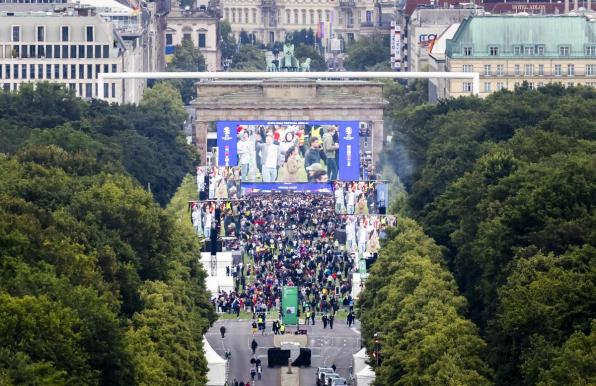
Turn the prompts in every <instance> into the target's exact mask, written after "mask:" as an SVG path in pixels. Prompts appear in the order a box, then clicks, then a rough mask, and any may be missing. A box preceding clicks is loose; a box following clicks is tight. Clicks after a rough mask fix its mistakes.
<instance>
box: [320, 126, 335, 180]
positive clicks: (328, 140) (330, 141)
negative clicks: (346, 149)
mask: <svg viewBox="0 0 596 386" xmlns="http://www.w3.org/2000/svg"><path fill="white" fill-rule="evenodd" d="M336 131H337V129H336V127H335V126H333V125H330V126H328V127H327V132H326V133H325V134H324V135H323V151H324V152H325V159H326V161H325V163H326V164H327V175H328V176H329V179H330V180H331V181H334V180H336V179H337V161H336V159H335V155H336V153H337V150H338V149H339V144H338V143H337V142H335V140H334V134H335V132H336Z"/></svg>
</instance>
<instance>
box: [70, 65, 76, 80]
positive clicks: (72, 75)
mask: <svg viewBox="0 0 596 386" xmlns="http://www.w3.org/2000/svg"><path fill="white" fill-rule="evenodd" d="M76 78H77V65H76V64H71V65H70V79H76Z"/></svg>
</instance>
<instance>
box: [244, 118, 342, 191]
mask: <svg viewBox="0 0 596 386" xmlns="http://www.w3.org/2000/svg"><path fill="white" fill-rule="evenodd" d="M236 133H237V136H238V143H237V147H236V151H237V154H238V165H239V166H240V168H241V175H242V181H245V182H327V181H331V180H335V179H337V178H338V157H339V138H338V126H337V125H334V124H326V125H306V124H302V125H299V124H271V125H256V124H255V125H249V124H238V125H237V126H236Z"/></svg>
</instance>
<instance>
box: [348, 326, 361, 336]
mask: <svg viewBox="0 0 596 386" xmlns="http://www.w3.org/2000/svg"><path fill="white" fill-rule="evenodd" d="M350 330H352V331H354V332H355V333H356V334H358V335H360V331H358V330H356V328H355V327H352V328H350Z"/></svg>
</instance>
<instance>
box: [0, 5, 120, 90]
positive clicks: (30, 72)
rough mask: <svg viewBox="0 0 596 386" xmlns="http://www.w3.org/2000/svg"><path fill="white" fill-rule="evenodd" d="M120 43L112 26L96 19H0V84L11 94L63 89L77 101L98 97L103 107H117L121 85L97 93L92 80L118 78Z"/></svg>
mask: <svg viewBox="0 0 596 386" xmlns="http://www.w3.org/2000/svg"><path fill="white" fill-rule="evenodd" d="M125 50H126V49H125V47H124V42H123V41H122V39H120V38H119V37H117V36H116V35H115V30H114V28H113V25H112V24H111V23H109V22H106V21H105V20H104V19H102V18H101V17H99V16H98V15H91V14H89V15H87V16H82V15H74V14H69V13H64V14H50V13H47V12H43V13H41V14H34V13H22V14H19V13H6V12H4V13H2V14H0V84H1V85H2V87H3V88H4V89H5V90H17V89H18V88H19V87H20V85H21V84H23V83H33V82H39V81H49V82H57V83H63V84H65V85H66V86H67V87H68V88H69V89H70V90H72V91H73V92H75V93H76V95H77V96H79V97H82V98H95V97H97V96H98V95H99V94H98V93H102V95H103V97H104V98H105V99H106V100H107V101H109V102H123V101H124V99H123V97H124V93H125V91H126V90H124V87H123V84H122V83H121V82H117V81H112V82H107V83H106V84H105V85H104V89H103V90H98V89H97V74H98V73H100V72H121V71H122V70H123V66H124V64H125V63H124V60H125V57H124V55H123V52H124V51H125Z"/></svg>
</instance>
